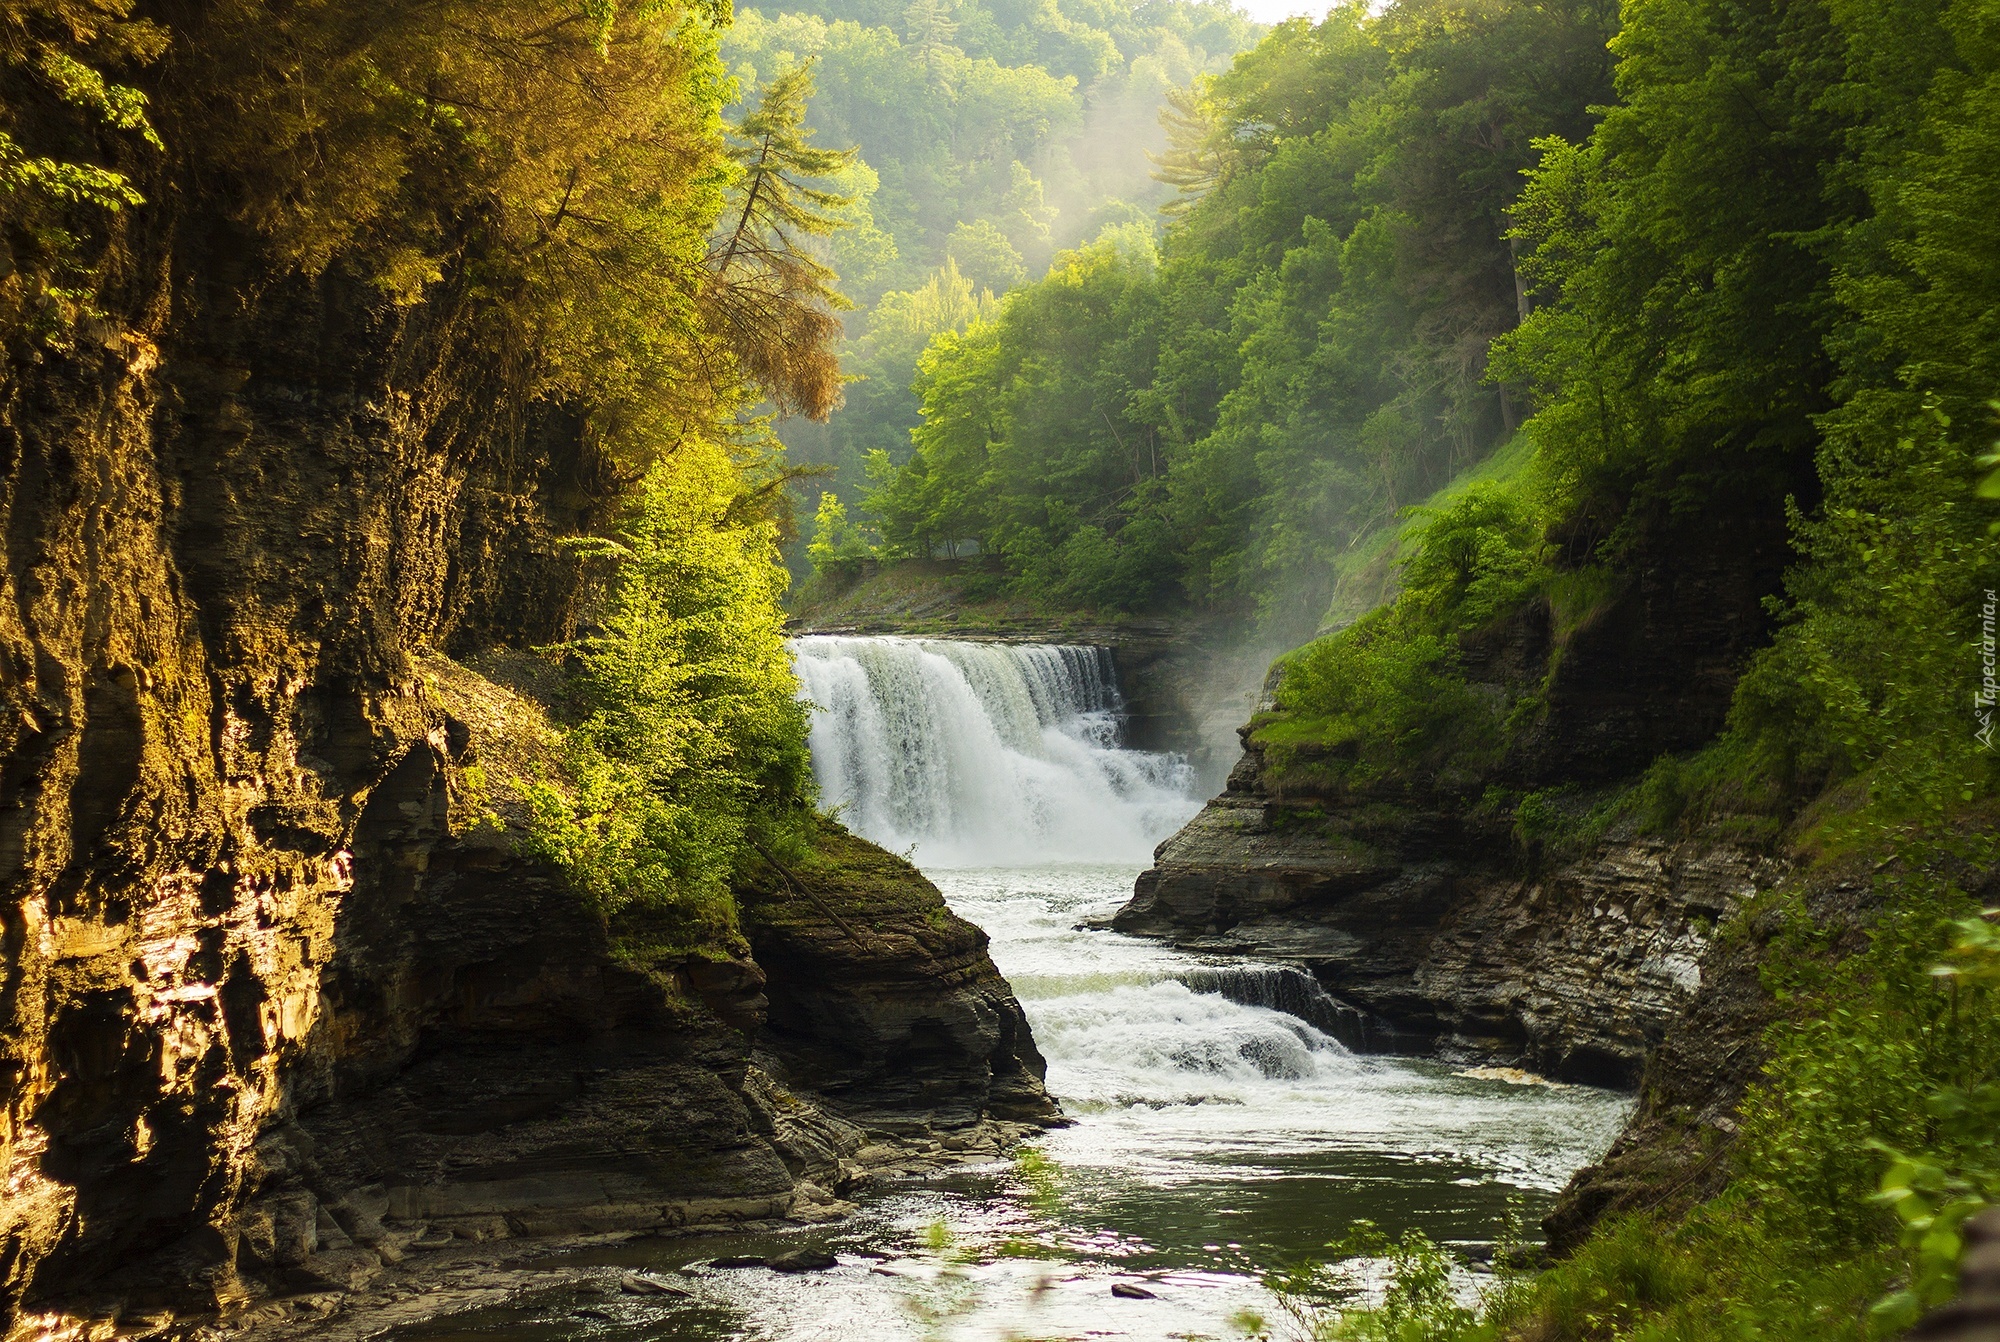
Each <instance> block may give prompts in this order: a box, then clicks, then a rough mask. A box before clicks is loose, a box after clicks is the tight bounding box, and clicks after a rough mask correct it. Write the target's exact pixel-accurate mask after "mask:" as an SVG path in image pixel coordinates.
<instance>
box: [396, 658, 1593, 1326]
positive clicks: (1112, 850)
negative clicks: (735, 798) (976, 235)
mask: <svg viewBox="0 0 2000 1342" xmlns="http://www.w3.org/2000/svg"><path fill="white" fill-rule="evenodd" d="M794 648H795V651H796V660H797V664H798V670H799V678H800V680H801V681H802V682H803V685H804V693H805V696H806V697H807V698H808V699H810V700H811V701H812V703H813V704H814V709H813V719H812V748H813V764H814V769H815V771H816V772H817V773H818V775H819V779H820V787H821V795H822V797H823V799H824V801H825V803H826V804H828V805H829V806H839V807H840V808H841V813H842V815H843V817H844V818H845V820H846V822H847V824H848V825H849V826H850V827H851V828H853V829H855V830H856V831H858V832H859V833H861V834H864V835H866V836H867V837H869V838H871V839H874V840H876V841H877V842H880V843H883V844H886V845H888V846H890V847H894V848H899V849H908V848H910V847H911V846H914V847H915V849H916V856H917V859H918V860H919V861H920V862H921V863H922V864H923V865H924V866H925V867H926V869H927V870H928V872H929V874H930V875H931V877H932V878H933V879H934V880H936V882H937V884H938V886H939V888H940V889H941V890H943V892H944V894H945V897H946V898H947V899H948V900H949V901H950V903H951V905H952V907H953V908H954V909H956V910H957V911H958V912H959V913H960V914H962V915H964V916H965V917H967V918H969V919H971V920H972V921H973V922H975V923H977V924H978V925H979V926H981V927H983V928H985V929H986V930H987V932H988V933H989V934H990V935H991V937H992V953H993V959H994V961H995V962H996V963H997V964H998V965H999V967H1000V969H1001V971H1002V972H1003V973H1004V974H1006V976H1007V978H1008V980H1009V981H1010V982H1011V983H1012V984H1013V986H1014V990H1015V992H1016V994H1017V995H1018V996H1019V998H1020V1000H1021V1005H1022V1007H1023V1009H1024V1010H1025V1011H1026V1013H1027V1016H1028V1020H1029V1023H1030V1024H1031V1025H1032V1026H1033V1027H1034V1032H1035V1039H1036V1042H1037V1044H1038V1045H1039V1047H1040V1048H1041V1051H1042V1053H1043V1054H1044V1055H1045V1056H1046V1058H1047V1059H1048V1064H1049V1073H1048V1085H1049V1089H1050V1091H1051V1092H1053V1093H1054V1094H1055V1095H1056V1097H1057V1098H1058V1099H1059V1100H1061V1102H1062V1105H1063V1108H1064V1110H1065V1112H1067V1113H1068V1114H1069V1116H1070V1117H1071V1118H1073V1119H1074V1120H1075V1122H1074V1124H1073V1126H1070V1127H1068V1128H1065V1129H1062V1130H1060V1131H1056V1132H1051V1133H1048V1134H1046V1135H1044V1136H1043V1137H1041V1138H1040V1139H1039V1141H1038V1142H1037V1147H1038V1154H1037V1155H1036V1156H1034V1157H1031V1158H1027V1159H1024V1160H1023V1161H1022V1163H1020V1164H1019V1165H1013V1164H1008V1163H997V1162H996V1163H993V1164H988V1165H985V1166H983V1167H977V1166H975V1167H972V1168H968V1169H966V1170H964V1171H962V1172H961V1173H959V1174H958V1175H956V1176H949V1177H945V1178H940V1179H934V1180H930V1181H925V1182H922V1183H916V1182H910V1183H900V1184H890V1185H889V1186H888V1187H887V1188H886V1189H884V1190H882V1191H881V1192H880V1193H879V1194H878V1195H876V1196H874V1197H871V1198H870V1199H868V1200H867V1201H866V1202H865V1203H864V1205H863V1207H862V1208H861V1210H860V1211H859V1212H858V1213H857V1215H856V1216H855V1217H854V1218H853V1219H851V1220H849V1221H846V1222H843V1223H840V1224H837V1225H833V1226H826V1227H819V1228H814V1229H807V1230H800V1231H797V1232H794V1233H791V1234H785V1235H770V1234H765V1233H758V1234H745V1235H741V1236H735V1237H730V1238H727V1239H723V1240H719V1241H717V1240H701V1239H682V1240H676V1239H642V1240H635V1241H633V1242H632V1243H630V1244H629V1245H614V1246H607V1247H604V1248H600V1249H593V1250H587V1251H584V1252H583V1254H581V1255H579V1256H572V1257H571V1258H570V1259H569V1262H570V1264H572V1265H576V1264H583V1265H585V1266H587V1267H591V1268H593V1269H594V1270H598V1271H600V1272H602V1273H603V1274H604V1275H603V1282H604V1286H603V1288H602V1289H601V1290H598V1291H597V1292H595V1293H592V1294H589V1295H588V1296H583V1297H580V1296H579V1295H578V1294H577V1292H576V1289H575V1288H562V1289H557V1290H552V1291H549V1292H547V1293H545V1294H544V1295H542V1296H539V1297H534V1296H531V1297H528V1298H525V1299H523V1300H521V1301H520V1302H519V1303H517V1304H514V1305H510V1306H509V1307H508V1308H507V1309H505V1310H503V1311H498V1312H496V1313H495V1314H494V1315H492V1316H489V1317H485V1318H481V1319H479V1320H477V1326H471V1325H467V1326H460V1325H458V1324H454V1323H452V1322H450V1321H446V1322H445V1323H443V1324H441V1325H439V1326H438V1327H437V1328H436V1329H434V1330H418V1331H414V1332H411V1333H406V1334H402V1335H401V1336H402V1338H404V1339H406V1342H418V1340H419V1339H424V1340H426V1342H466V1340H467V1339H474V1338H476V1339H478V1340H479V1342H545V1340H546V1339H547V1338H550V1337H565V1338H570V1337H574V1338H584V1339H589V1340H590V1342H648V1340H649V1339H659V1338H667V1337H672V1338H678V1339H687V1340H688V1342H725V1340H727V1342H821V1340H822V1339H824V1342H840V1340H841V1339H846V1338H850V1337H860V1336H865V1337H869V1338H875V1339H880V1342H1006V1340H1007V1339H1015V1338H1020V1337H1082V1336H1090V1337H1104V1338H1123V1339H1128V1342H1169V1340H1170V1339H1180V1338H1187V1337H1225V1336H1238V1335H1241V1334H1242V1333H1243V1332H1244V1331H1245V1327H1244V1325H1243V1324H1242V1322H1241V1320H1242V1319H1243V1317H1244V1315H1245V1313H1246V1311H1247V1312H1249V1313H1254V1314H1257V1315H1261V1316H1263V1317H1265V1318H1270V1317H1272V1316H1273V1315H1274V1314H1275V1313H1276V1312H1277V1311H1278V1305H1277V1303H1276V1302H1275V1301H1273V1300H1272V1298H1271V1297H1270V1295H1269V1294H1268V1293H1267V1291H1266V1290H1265V1288H1264V1286H1263V1284H1262V1277H1263V1273H1264V1272H1265V1271H1266V1270H1267V1269H1269V1268H1270V1267H1272V1266H1274V1265H1277V1264H1283V1263H1291V1262H1294V1261H1297V1260H1298V1259H1300V1258H1301V1257H1303V1256H1307V1255H1311V1254H1313V1253H1316V1252H1320V1251H1323V1247H1324V1246H1325V1244H1326V1243H1327V1241H1328V1240H1329V1239H1331V1238H1333V1237H1334V1236H1336V1235H1338V1234H1339V1233H1341V1231H1342V1230H1344V1229H1345V1228H1346V1227H1347V1226H1348V1225H1349V1224H1350V1223H1351V1222H1353V1221H1354V1220H1356V1219H1358V1218H1363V1217H1365V1218H1367V1219H1370V1220H1373V1221H1375V1222H1376V1223H1378V1224H1379V1225H1381V1226H1382V1227H1383V1228H1384V1229H1386V1230H1387V1231H1389V1232H1390V1234H1391V1235H1392V1236H1396V1235H1400V1234H1401V1233H1402V1232H1403V1231H1404V1230H1406V1229H1417V1230H1421V1231H1423V1232H1424V1233H1426V1234H1429V1235H1430V1236H1432V1237H1433V1238H1434V1239H1438V1240H1443V1241H1452V1240H1460V1241H1463V1240H1479V1239H1489V1238H1491V1237H1492V1235H1493V1234H1494V1231H1495V1228H1496V1226H1497V1225H1498V1224H1499V1222H1500V1220H1501V1218H1502V1216H1503V1215H1504V1213H1505V1211H1506V1209H1507V1206H1508V1202H1509V1199H1510V1197H1516V1196H1524V1197H1525V1198H1526V1199H1527V1200H1528V1201H1527V1207H1526V1210H1527V1211H1528V1212H1529V1213H1530V1214H1531V1215H1532V1214H1533V1213H1534V1212H1536V1211H1537V1210H1539V1208H1540V1207H1541V1206H1545V1205H1546V1204H1547V1200H1548V1199H1549V1198H1550V1197H1551V1196H1552V1195H1553V1192H1554V1190H1555V1189H1556V1188H1558V1187H1560V1186H1561V1184H1562V1182H1563V1181H1564V1180H1565V1179H1566V1178H1567V1177H1568V1176H1569V1174H1570V1172H1571V1171H1572V1170H1574V1169H1575V1168H1576V1167H1577V1166H1578V1165H1580V1164H1582V1163H1583V1162H1584V1161H1586V1160H1588V1159H1590V1158H1592V1157H1593V1156H1595V1155H1597V1154H1598V1153H1599V1152H1601V1151H1602V1150H1603V1149H1604V1148H1605V1147H1606V1146H1607V1145H1609V1143H1610V1140H1611V1137H1612V1134H1613V1133H1614V1132H1615V1131H1616V1129H1617V1127H1618V1125H1619V1123H1620V1122H1621V1121H1622V1119H1623V1115H1624V1112H1625V1109H1626V1104H1625V1102H1624V1101H1622V1100H1621V1099H1619V1098H1618V1097H1615V1096H1611V1095H1607V1094H1604V1093H1603V1092H1599V1091H1591V1090H1587V1089H1585V1088H1583V1087H1577V1086H1547V1085H1533V1086H1525V1085H1524V1086H1514V1085H1509V1084H1506V1083H1505V1082H1503V1081H1500V1080H1496V1079H1494V1078H1492V1077H1490V1076H1479V1075H1475V1074H1459V1073H1456V1072H1454V1070H1453V1069H1452V1068H1451V1067H1450V1066H1449V1065H1446V1064H1443V1063H1436V1062H1420V1061H1415V1060H1411V1059H1396V1058H1383V1057H1372V1058H1371V1057H1363V1056H1357V1055H1356V1054H1355V1053H1353V1052H1350V1051H1349V1049H1348V1048H1347V1047H1346V1046H1345V1045H1344V1044H1343V1043H1342V1042H1341V1040H1342V1039H1347V1040H1349V1041H1354V1042H1359V1041H1360V1039H1361V1036H1360V1034H1359V1033H1358V1030H1359V1025H1360V1021H1359V1017H1358V1016H1357V1015H1356V1013H1354V1012H1353V1011H1352V1009H1351V1008H1348V1007H1346V1006H1344V1005H1343V1004H1342V1003H1340V1002H1338V1001H1337V1000H1335V999H1334V998H1332V997H1330V996H1328V995H1327V993H1326V992H1325V990H1324V989H1323V988H1321V986H1320V985H1319V983H1318V981H1317V980H1315V979H1314V978H1313V976H1312V975H1311V974H1310V973H1309V972H1307V971H1306V970H1304V969H1302V968H1300V967H1298V966H1295V965H1282V964H1261V965H1260V964H1254V963H1247V962H1243V961H1236V960H1231V961H1227V962H1220V963H1218V962H1212V961H1205V960H1202V959H1200V958H1198V957H1195V956H1192V955H1188V954H1186V953H1184V952H1182V951H1178V950H1175V949H1172V948H1170V947H1167V946H1163V945H1160V944H1159V943H1156V942H1148V941H1139V940H1135V939H1133V938H1130V937H1123V936H1119V935H1117V934H1115V933H1111V932H1106V931H1098V930H1093V924H1098V923H1100V921H1101V919H1102V917H1103V916H1104V915H1106V914H1108V913H1110V912H1111V911H1112V910H1113V909H1115V908H1116V907H1117V906H1118V904H1119V903H1120V902H1121V901H1122V900H1123V899H1124V898H1125V896H1126V895H1128V894H1129V893H1130V892H1131V889H1132V879H1133V877H1134V876H1135V875H1136V874H1137V870H1138V868H1139V866H1140V865H1141V864H1142V863H1143V862H1144V861H1145V860H1146V858H1147V857H1148V855H1149V852H1150V849H1151V847H1152V845H1153V844H1154V843H1155V842H1156V841H1158V840H1159V839H1161V838H1164V837H1165V836H1166V835H1167V834H1168V833H1170V832H1171V831H1172V830H1173V828H1174V827H1175V826H1176V825H1178V824H1180V823H1181V821H1182V820H1183V819H1184V818H1185V817H1187V816H1188V815H1189V814H1191V813H1192V811H1193V809H1194V800H1193V799H1192V798H1191V797H1190V796H1189V795H1188V788H1189V778H1188V774H1187V771H1186V768H1185V766H1184V765H1183V764H1181V763H1180V762H1179V761H1178V760H1176V759H1174V758H1172V757H1168V756H1160V755H1147V754H1142V753H1139V752H1135V751H1130V750H1124V749H1121V748H1120V746H1119V744H1118V718H1119V708H1120V705H1119V701H1118V687H1117V685H1116V684H1115V683H1114V681H1113V679H1112V676H1111V666H1110V661H1109V659H1108V658H1107V657H1106V656H1105V655H1104V654H1103V653H1101V652H1098V651H1096V650H1093V649H1088V648H1060V647H1020V646H1016V647H1006V646H999V645H994V644H974V643H952V642H944V641H922V640H915V639H901V638H801V639H799V640H798V641H797V642H796V643H795V644H794ZM1336 1036H1338V1037H1336ZM940 1228H942V1231H943V1233H942V1234H940ZM801 1240H803V1241H805V1243H807V1244H809V1245H815V1246H818V1247H823V1248H825V1249H827V1250H828V1251H830V1252H833V1253H835V1254H837V1255H838V1256H839V1264H838V1266H836V1267H835V1268H833V1269H831V1270H829V1271H827V1272H825V1273H820V1274H812V1273H807V1274H796V1275H793V1274H780V1273H775V1272H764V1271H754V1272H744V1271H733V1270H725V1269H722V1268H717V1267H710V1266H702V1265H701V1264H703V1263H704V1262H705V1261H706V1260H710V1259H713V1258H715V1257H717V1256H718V1255H739V1254H745V1253H752V1254H769V1253H773V1252H778V1251H780V1250H783V1249H790V1248H797V1247H800V1241H801ZM940 1245H948V1247H946V1248H939V1247H938V1246H940ZM925 1246H929V1247H925ZM884 1258H889V1259H892V1260H893V1261H891V1262H887V1263H885V1262H883V1261H882V1260H883V1259H884ZM632 1267H650V1268H654V1269H656V1270H672V1269H676V1268H678V1269H680V1270H681V1271H682V1273H684V1274H685V1275H680V1276H677V1277H676V1278H675V1280H676V1281H677V1282H678V1283H679V1285H678V1286H677V1287H675V1288H674V1289H673V1292H672V1293H671V1294H666V1295H654V1294H648V1295H629V1294H626V1293H625V1291H624V1290H621V1289H620V1287H619V1286H618V1285H617V1284H616V1283H617V1282H618V1281H619V1280H621V1279H622V1278H621V1274H622V1273H624V1272H625V1271H626V1270H627V1269H629V1268H632ZM1113 1283H1120V1284H1122V1285H1124V1286H1125V1287H1126V1288H1127V1289H1128V1290H1129V1289H1130V1288H1131V1287H1135V1286H1136V1287H1139V1288H1140V1290H1141V1291H1142V1292H1143V1293H1144V1294H1142V1295H1141V1296H1139V1297H1136V1298H1135V1297H1133V1296H1131V1295H1129V1294H1128V1295H1127V1296H1126V1297H1125V1298H1122V1299H1121V1298H1118V1297H1116V1296H1114V1295H1112V1293H1111V1286H1112V1284H1113ZM626 1289H629V1288H626ZM1148 1296H1150V1297H1151V1298H1147V1297H1148ZM579 1306H584V1307H583V1308H579Z"/></svg>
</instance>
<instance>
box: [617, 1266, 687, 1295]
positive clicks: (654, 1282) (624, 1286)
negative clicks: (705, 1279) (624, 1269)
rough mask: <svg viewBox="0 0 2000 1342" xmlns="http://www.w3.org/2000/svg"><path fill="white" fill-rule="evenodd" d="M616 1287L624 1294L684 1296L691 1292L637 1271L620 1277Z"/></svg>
mask: <svg viewBox="0 0 2000 1342" xmlns="http://www.w3.org/2000/svg"><path fill="white" fill-rule="evenodd" d="M618 1289H619V1290H621V1291H623V1292H624V1293H625V1294H626V1295H668V1296H679V1297H683V1298H685V1297H687V1296H689V1295H692V1294H693V1293H692V1292H690V1291H686V1290H683V1289H682V1288H681V1287H678V1286H671V1285H669V1284H667V1283H666V1282H663V1281H661V1280H659V1279H658V1278H657V1277H648V1276H645V1275H643V1274H641V1273H637V1272H633V1273H629V1274H627V1275H626V1276H624V1277H621V1278H620V1279H619V1281H618Z"/></svg>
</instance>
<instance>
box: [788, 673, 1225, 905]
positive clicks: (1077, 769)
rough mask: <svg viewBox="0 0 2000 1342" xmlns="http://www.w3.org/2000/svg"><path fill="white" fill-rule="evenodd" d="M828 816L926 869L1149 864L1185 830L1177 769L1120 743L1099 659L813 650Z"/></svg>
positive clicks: (1114, 690)
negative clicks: (1156, 848)
mask: <svg viewBox="0 0 2000 1342" xmlns="http://www.w3.org/2000/svg"><path fill="white" fill-rule="evenodd" d="M792 651H793V659H794V662H795V664H796V666H797V668H798V675H799V683H800V688H801V693H802V695H803V697H804V698H805V699H806V701H807V702H808V703H809V704H811V706H812V710H811V711H812V727H811V743H812V756H813V772H814V774H815V776H816V777H817V778H818V780H819V789H820V804H821V806H823V807H825V808H826V809H828V810H835V809H837V810H838V811H839V813H840V816H841V819H842V820H843V821H845V822H846V824H847V826H848V828H850V829H852V830H853V831H854V832H855V833H857V834H860V835H862V836H863V837H865V838H868V839H872V840H874V841H875V842H876V843H879V844H881V845H882V846H883V847H885V848H890V849H894V850H896V851H898V852H905V851H909V850H911V849H914V850H915V856H916V857H917V858H918V860H919V861H921V862H923V863H924V864H925V865H927V866H940V867H942V866H954V867H962V866H1028V865H1037V864H1042V863H1049V862H1119V863H1144V862H1145V861H1146V860H1147V858H1148V857H1149V856H1150V855H1151V852H1152V849H1153V845H1154V844H1156V843H1158V842H1159V841H1160V840H1161V839H1163V838H1165V837H1166V836H1167V835H1168V834H1170V833H1172V832H1173V831H1174V829H1175V828H1176V827H1178V826H1179V825H1180V824H1181V823H1182V822H1184V821H1185V820H1187V818H1188V817H1189V816H1191V815H1192V814H1193V813H1194V811H1195V809H1196V806H1195V802H1194V800H1193V798H1192V796H1191V792H1192V788H1193V782H1194V779H1193V773H1192V771H1191V770H1190V769H1189V767H1188V764H1187V761H1186V760H1185V759H1183V758H1182V757H1181V756H1178V755H1161V754H1151V753H1147V752H1144V751H1136V750H1126V749H1123V748H1122V747H1121V746H1120V744H1119V719H1120V715H1121V711H1122V703H1121V701H1120V699H1119V694H1118V683H1117V679H1116V677H1115V676H1114V675H1113V674H1112V667H1111V659H1110V655H1109V654H1108V653H1107V652H1105V651H1104V650H1103V649H1101V648H1080V647H1057V646H1052V645H1048V644H1003V643H960V642H951V641H945V640H931V639H912V638H846V637H834V636H809V637H804V638H799V639H795V640H793V643H792Z"/></svg>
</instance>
